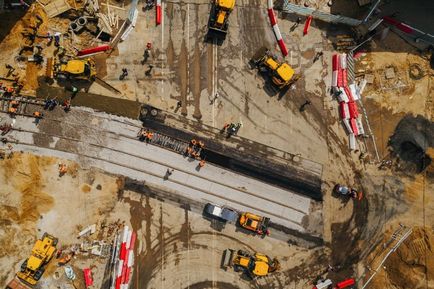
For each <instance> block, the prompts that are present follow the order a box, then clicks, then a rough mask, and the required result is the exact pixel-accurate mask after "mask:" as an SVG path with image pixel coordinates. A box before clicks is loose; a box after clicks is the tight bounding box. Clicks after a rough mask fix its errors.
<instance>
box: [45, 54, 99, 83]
mask: <svg viewBox="0 0 434 289" xmlns="http://www.w3.org/2000/svg"><path fill="white" fill-rule="evenodd" d="M45 76H46V77H47V78H49V79H53V78H56V79H58V80H67V79H70V80H87V81H94V80H95V78H96V67H95V61H93V60H92V59H91V58H86V59H71V60H68V61H67V62H65V63H63V62H61V63H56V61H55V59H53V58H49V59H48V60H47V69H46V75H45Z"/></svg>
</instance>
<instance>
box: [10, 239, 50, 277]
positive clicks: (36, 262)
mask: <svg viewBox="0 0 434 289" xmlns="http://www.w3.org/2000/svg"><path fill="white" fill-rule="evenodd" d="M56 245H57V238H55V237H53V236H51V235H49V234H47V233H44V235H43V236H42V238H41V239H40V240H37V241H36V243H35V245H34V246H33V249H32V255H31V256H30V257H29V258H28V259H27V260H25V261H24V262H23V263H22V264H21V269H20V272H18V273H17V277H18V278H19V279H20V280H22V281H24V282H25V283H28V284H30V285H35V284H36V283H37V282H38V281H39V279H40V278H41V277H42V274H44V271H45V266H46V265H47V264H48V262H50V260H51V258H53V256H54V253H55V252H56Z"/></svg>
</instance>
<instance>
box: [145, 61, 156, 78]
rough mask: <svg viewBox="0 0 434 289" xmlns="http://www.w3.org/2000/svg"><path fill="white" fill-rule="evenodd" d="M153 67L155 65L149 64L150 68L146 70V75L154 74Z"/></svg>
mask: <svg viewBox="0 0 434 289" xmlns="http://www.w3.org/2000/svg"><path fill="white" fill-rule="evenodd" d="M152 68H154V66H153V65H151V64H149V68H148V70H146V71H145V75H146V76H148V77H150V76H151V75H152V74H151V73H152Z"/></svg>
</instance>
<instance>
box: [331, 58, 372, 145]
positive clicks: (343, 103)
mask: <svg viewBox="0 0 434 289" xmlns="http://www.w3.org/2000/svg"><path fill="white" fill-rule="evenodd" d="M346 68H347V55H346V54H335V55H333V56H332V88H333V91H336V92H339V93H338V94H336V98H337V99H338V101H339V116H340V118H341V119H342V122H343V124H344V126H345V129H346V130H347V133H348V135H349V142H350V149H352V150H354V149H355V147H356V145H357V144H356V136H359V135H363V134H364V133H365V130H364V128H363V123H362V119H361V116H360V115H359V111H358V108H357V103H356V101H357V100H359V99H360V98H361V95H360V91H359V90H358V89H357V87H356V85H355V84H354V83H351V84H349V85H348V76H347V70H346Z"/></svg>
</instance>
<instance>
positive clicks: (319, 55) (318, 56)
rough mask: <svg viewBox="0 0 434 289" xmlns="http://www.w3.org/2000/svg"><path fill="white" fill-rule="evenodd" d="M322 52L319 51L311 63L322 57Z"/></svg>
mask: <svg viewBox="0 0 434 289" xmlns="http://www.w3.org/2000/svg"><path fill="white" fill-rule="evenodd" d="M323 54H324V52H322V51H319V52H317V53H316V54H315V57H314V58H313V62H314V63H315V62H316V61H318V59H319V58H320V57H321V56H323Z"/></svg>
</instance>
